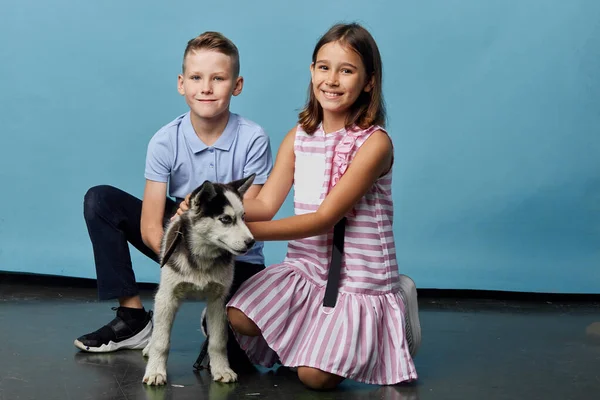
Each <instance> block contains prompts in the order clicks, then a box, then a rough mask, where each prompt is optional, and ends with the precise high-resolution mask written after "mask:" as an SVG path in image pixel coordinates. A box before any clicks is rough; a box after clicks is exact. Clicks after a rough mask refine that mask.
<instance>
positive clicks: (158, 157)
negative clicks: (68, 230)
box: [75, 32, 273, 360]
mask: <svg viewBox="0 0 600 400" xmlns="http://www.w3.org/2000/svg"><path fill="white" fill-rule="evenodd" d="M239 70H240V64H239V53H238V49H237V47H236V46H235V45H234V44H233V43H232V42H231V41H230V40H229V39H227V38H226V37H224V36H223V35H221V34H220V33H217V32H205V33H203V34H201V35H200V36H198V37H196V38H194V39H192V40H190V41H189V42H188V45H187V47H186V49H185V52H184V56H183V66H182V73H181V74H180V75H179V77H178V91H179V93H180V94H181V95H182V96H184V98H185V101H186V103H187V104H188V106H189V108H190V111H189V112H187V113H186V114H184V115H182V116H180V117H178V118H177V119H175V120H174V121H172V122H171V123H169V124H167V125H165V126H164V127H163V128H161V129H160V130H159V131H158V132H157V133H156V134H155V135H154V136H153V137H152V139H151V140H150V143H149V145H148V152H147V158H146V169H145V178H146V186H145V189H144V199H143V201H141V200H139V199H137V198H135V197H133V196H131V195H129V194H127V193H125V192H123V191H121V190H119V189H117V188H114V187H111V186H96V187H93V188H91V189H90V190H89V191H88V192H87V193H86V195H85V200H84V216H85V221H86V224H87V227H88V232H89V235H90V239H91V241H92V246H93V250H94V259H95V264H96V275H97V281H98V294H99V298H100V300H108V299H114V298H117V299H118V301H119V307H118V308H117V313H116V314H117V315H116V317H115V319H113V320H112V321H111V322H109V323H108V324H107V325H105V326H103V327H102V328H100V329H99V330H97V331H95V332H92V333H89V334H86V335H83V336H81V337H79V338H78V339H76V340H75V346H76V347H78V348H79V349H81V350H84V351H90V352H109V351H115V350H118V349H142V348H144V347H145V346H146V344H147V343H148V340H149V339H150V336H151V332H152V312H151V311H149V312H147V311H146V310H145V309H144V307H143V305H142V301H141V299H140V297H139V295H138V289H137V286H136V281H135V275H134V272H133V269H132V265H131V257H130V253H129V248H128V244H127V242H129V243H131V244H132V245H133V246H135V247H136V248H137V249H138V250H139V251H141V252H142V253H144V254H145V255H146V256H148V257H150V258H151V259H153V260H155V261H158V256H157V255H158V254H159V252H160V243H161V240H162V236H163V233H164V230H163V229H164V224H165V223H166V222H167V221H168V220H169V219H170V218H171V216H172V215H173V214H174V213H175V211H176V210H177V206H178V204H179V203H180V202H181V201H182V200H183V198H184V197H185V196H186V195H187V194H189V193H190V192H192V191H193V190H194V189H195V188H196V187H197V186H199V185H200V184H201V183H202V182H204V181H205V180H210V181H213V182H222V183H226V182H229V181H232V180H235V179H240V178H242V177H246V176H248V175H250V174H252V173H255V174H256V177H255V179H254V185H253V186H252V187H251V188H250V189H249V190H248V192H247V193H246V196H247V197H255V196H256V195H257V194H258V192H259V191H260V187H261V186H262V184H264V183H265V181H266V180H267V176H268V174H269V173H270V171H271V168H272V166H273V160H272V156H271V148H270V143H269V138H268V136H267V135H266V134H265V132H264V131H263V129H262V128H261V127H260V126H259V125H257V124H255V123H253V122H251V121H248V120H246V119H244V118H242V117H240V116H239V115H236V114H233V113H231V112H230V111H229V104H230V100H231V96H237V95H239V94H240V93H241V92H242V87H243V83H244V80H243V78H242V77H241V76H239ZM167 184H168V187H169V195H170V196H171V197H174V198H175V199H176V201H173V200H171V199H170V198H168V197H167ZM262 249H263V243H257V244H256V245H255V246H254V247H253V248H252V249H251V250H250V251H249V252H248V253H246V254H245V255H243V256H239V257H237V259H236V265H235V276H234V282H233V286H232V288H231V293H230V296H231V295H233V293H234V292H235V291H236V290H237V288H238V287H239V286H240V285H241V283H242V282H244V281H245V280H246V279H248V278H249V277H250V276H252V275H254V274H255V273H257V272H259V271H260V270H262V269H264V268H265V266H264V256H263V253H262ZM231 338H232V336H231V334H230V340H229V343H228V351H229V357H230V360H231V358H232V352H233V353H235V352H236V350H237V351H238V354H243V352H241V350H239V347H237V342H235V339H233V340H232V339H231ZM232 348H233V350H232ZM234 357H235V356H234Z"/></svg>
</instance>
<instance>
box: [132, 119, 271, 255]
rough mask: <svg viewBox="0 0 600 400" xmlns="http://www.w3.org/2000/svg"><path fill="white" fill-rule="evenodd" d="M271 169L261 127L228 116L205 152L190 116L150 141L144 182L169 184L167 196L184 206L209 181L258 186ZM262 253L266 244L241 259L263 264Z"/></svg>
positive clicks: (268, 148)
mask: <svg viewBox="0 0 600 400" xmlns="http://www.w3.org/2000/svg"><path fill="white" fill-rule="evenodd" d="M272 168H273V157H272V154H271V144H270V141H269V137H268V136H267V134H266V133H265V131H264V130H263V128H262V127H261V126H260V125H258V124H256V123H254V122H252V121H249V120H247V119H245V118H243V117H241V116H239V115H237V114H234V113H230V114H229V121H228V122H227V126H226V127H225V130H224V131H223V133H222V134H221V136H220V137H219V139H217V141H216V142H215V143H214V144H213V145H212V146H207V145H206V144H204V142H202V140H200V138H198V136H197V135H196V132H195V131H194V128H193V126H192V122H191V120H190V113H189V112H187V113H185V114H183V115H181V116H179V117H177V118H176V119H175V120H173V121H172V122H170V123H168V124H167V125H165V126H163V127H162V128H161V129H160V130H159V131H158V132H156V133H155V134H154V136H153V137H152V139H150V143H149V144H148V152H147V155H146V169H145V174H144V176H145V177H146V179H148V180H151V181H157V182H168V184H169V189H168V192H169V196H171V197H174V198H176V199H178V200H179V201H181V199H183V198H184V197H185V196H186V195H188V194H189V193H191V192H192V191H193V190H194V189H196V188H197V187H198V186H200V185H201V184H202V183H203V182H204V181H206V180H208V181H211V182H220V183H227V182H231V181H234V180H237V179H242V178H244V177H246V176H249V175H251V174H253V173H255V174H256V177H255V178H254V184H256V185H262V184H264V183H265V182H266V181H267V177H268V175H269V174H270V173H271V169H272ZM263 247H264V243H263V242H257V243H256V244H255V245H254V247H253V248H252V249H251V250H250V251H249V252H248V253H246V254H244V255H241V256H238V257H237V259H238V260H239V261H245V262H249V263H253V264H264V262H265V259H264V255H263Z"/></svg>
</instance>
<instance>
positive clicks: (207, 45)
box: [181, 31, 240, 77]
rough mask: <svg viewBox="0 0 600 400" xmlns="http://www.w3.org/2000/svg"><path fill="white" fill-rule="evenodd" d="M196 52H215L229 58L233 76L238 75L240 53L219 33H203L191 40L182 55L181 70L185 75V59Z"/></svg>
mask: <svg viewBox="0 0 600 400" xmlns="http://www.w3.org/2000/svg"><path fill="white" fill-rule="evenodd" d="M196 50H215V51H218V52H219V53H223V54H225V55H226V56H229V57H231V63H232V67H233V74H234V75H235V76H236V77H237V76H239V74H240V53H239V52H238V48H237V47H236V45H235V44H233V42H232V41H231V40H229V39H228V38H226V37H225V36H224V35H223V34H221V33H219V32H210V31H209V32H204V33H203V34H201V35H199V36H197V37H195V38H193V39H191V40H190V41H189V42H188V44H187V47H186V48H185V52H184V53H183V65H182V67H181V70H182V71H183V72H184V73H185V59H186V57H187V56H188V54H189V53H191V52H192V51H196Z"/></svg>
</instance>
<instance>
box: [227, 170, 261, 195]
mask: <svg viewBox="0 0 600 400" xmlns="http://www.w3.org/2000/svg"><path fill="white" fill-rule="evenodd" d="M254 178H256V174H252V175H250V176H248V177H246V178H242V179H238V180H237V181H233V182H230V183H229V184H230V185H231V186H232V187H233V188H234V189H235V190H237V191H238V193H239V194H240V196H242V197H244V193H246V191H247V190H248V189H250V186H252V182H254Z"/></svg>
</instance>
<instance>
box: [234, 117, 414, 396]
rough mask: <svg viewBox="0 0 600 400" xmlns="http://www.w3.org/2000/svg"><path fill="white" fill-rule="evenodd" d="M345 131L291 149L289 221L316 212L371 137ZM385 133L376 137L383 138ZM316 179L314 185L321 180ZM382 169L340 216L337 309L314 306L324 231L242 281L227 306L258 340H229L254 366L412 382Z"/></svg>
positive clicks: (387, 182)
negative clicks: (250, 327) (245, 319)
mask: <svg viewBox="0 0 600 400" xmlns="http://www.w3.org/2000/svg"><path fill="white" fill-rule="evenodd" d="M377 130H382V131H384V130H383V129H382V128H381V127H378V126H373V127H370V128H368V129H366V130H360V129H357V130H346V129H342V130H340V131H337V132H333V133H330V134H325V133H324V132H323V129H322V127H319V128H318V129H317V131H315V133H314V134H312V135H309V134H307V133H306V132H304V131H303V130H302V128H301V127H298V129H297V131H296V138H295V142H294V153H295V156H296V160H295V172H294V207H295V213H296V214H304V213H310V212H314V211H316V210H317V208H318V207H319V205H320V204H321V202H322V201H323V200H324V199H325V196H326V195H327V193H328V192H329V190H330V189H331V188H332V187H333V186H335V184H336V183H337V181H338V180H339V179H340V177H341V175H342V174H343V173H344V172H345V170H346V168H347V167H348V165H349V163H350V162H351V161H352V159H353V158H354V156H355V155H356V152H357V151H358V150H359V149H360V147H361V146H362V144H363V143H364V142H365V141H366V140H367V139H368V138H369V137H370V135H371V134H372V133H373V132H375V131H377ZM384 132H385V131H384ZM320 177H322V178H320ZM391 184H392V172H391V170H390V171H389V172H388V173H387V174H385V175H384V176H382V177H381V178H379V179H378V180H377V182H376V183H375V184H374V185H373V187H372V188H371V189H370V190H369V192H368V193H367V194H366V195H365V196H364V197H363V198H362V199H361V200H360V201H359V202H358V204H356V206H355V207H354V209H353V210H352V211H351V212H350V214H349V215H348V216H347V224H346V236H345V242H344V255H343V257H342V270H341V276H340V287H339V294H338V299H337V303H336V306H335V307H334V308H325V307H323V304H322V303H323V296H324V294H325V287H326V284H327V274H328V268H329V261H330V259H331V248H332V245H333V230H332V232H330V233H328V234H324V235H319V236H314V237H310V238H306V239H302V240H292V241H290V242H289V243H288V250H287V255H286V257H285V259H284V261H283V262H282V263H280V264H276V265H273V266H270V267H268V268H266V269H265V270H264V271H262V272H261V273H259V274H257V275H255V276H253V277H252V278H250V279H248V281H246V282H245V283H244V284H243V285H242V286H241V287H240V289H239V290H238V291H237V293H236V294H235V296H234V297H233V298H232V299H231V301H230V302H229V304H228V307H235V308H238V309H240V310H241V311H242V312H243V313H244V314H246V315H247V316H248V317H249V318H250V319H252V320H253V321H254V322H255V323H256V325H257V326H258V327H259V328H260V330H261V332H262V337H248V336H243V335H237V339H238V341H239V343H240V345H241V347H242V348H243V349H244V350H245V351H246V353H247V354H248V356H249V357H250V359H251V360H252V361H253V362H254V363H256V364H259V365H262V366H265V367H271V366H273V365H274V364H275V363H276V362H280V363H281V364H282V365H285V366H289V367H295V366H308V367H314V368H318V369H320V370H323V371H327V372H330V373H333V374H336V375H340V376H343V377H346V378H349V379H353V380H356V381H359V382H364V383H371V384H380V385H388V384H396V383H399V382H406V381H411V380H415V379H417V372H416V370H415V366H414V364H413V361H412V358H411V356H410V354H409V350H408V344H407V342H406V339H405V335H404V304H403V302H402V298H401V296H400V293H399V275H398V266H397V263H396V250H395V245H394V235H393V231H392V220H393V202H392V194H391V189H392V188H391Z"/></svg>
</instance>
